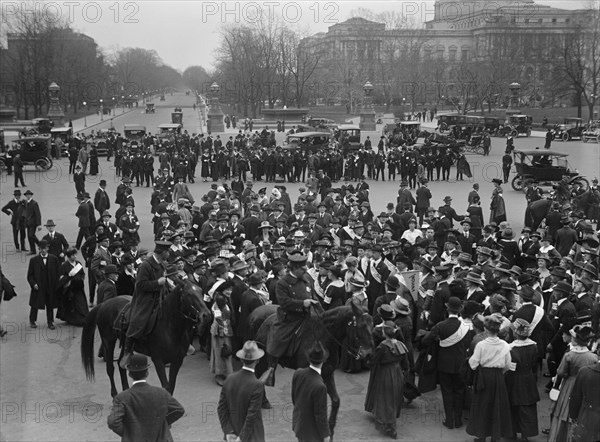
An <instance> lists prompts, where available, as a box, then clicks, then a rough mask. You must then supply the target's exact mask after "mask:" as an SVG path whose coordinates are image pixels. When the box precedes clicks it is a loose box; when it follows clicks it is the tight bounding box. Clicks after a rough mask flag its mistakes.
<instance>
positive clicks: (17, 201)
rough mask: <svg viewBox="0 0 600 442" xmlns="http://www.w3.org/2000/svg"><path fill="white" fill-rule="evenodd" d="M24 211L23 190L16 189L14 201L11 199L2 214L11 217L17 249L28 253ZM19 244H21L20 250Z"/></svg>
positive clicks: (3, 208)
mask: <svg viewBox="0 0 600 442" xmlns="http://www.w3.org/2000/svg"><path fill="white" fill-rule="evenodd" d="M24 210H25V206H24V204H23V200H22V199H21V190H19V189H15V191H14V192H13V199H11V200H10V201H9V202H8V203H7V204H6V205H5V206H4V207H2V212H4V213H6V214H7V215H8V216H10V225H11V226H12V232H13V240H14V242H15V248H16V249H17V250H21V251H23V252H26V251H27V249H26V248H25V222H24V219H23V212H24ZM19 236H20V237H19ZM19 243H20V244H21V246H20V248H19Z"/></svg>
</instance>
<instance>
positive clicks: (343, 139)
mask: <svg viewBox="0 0 600 442" xmlns="http://www.w3.org/2000/svg"><path fill="white" fill-rule="evenodd" d="M334 138H335V140H336V141H337V142H339V143H340V144H341V147H342V148H343V150H344V153H346V152H351V151H353V150H359V149H360V148H361V147H363V144H362V143H361V142H360V126H358V125H357V124H340V125H339V126H338V127H337V129H335V130H334Z"/></svg>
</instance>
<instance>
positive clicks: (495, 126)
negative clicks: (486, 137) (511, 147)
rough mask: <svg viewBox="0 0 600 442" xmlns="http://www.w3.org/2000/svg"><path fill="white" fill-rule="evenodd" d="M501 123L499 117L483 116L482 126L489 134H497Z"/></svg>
mask: <svg viewBox="0 0 600 442" xmlns="http://www.w3.org/2000/svg"><path fill="white" fill-rule="evenodd" d="M501 125H502V123H501V122H500V118H497V117H483V127H484V129H485V130H486V131H488V132H489V133H490V135H497V134H498V131H499V130H500V126H501Z"/></svg>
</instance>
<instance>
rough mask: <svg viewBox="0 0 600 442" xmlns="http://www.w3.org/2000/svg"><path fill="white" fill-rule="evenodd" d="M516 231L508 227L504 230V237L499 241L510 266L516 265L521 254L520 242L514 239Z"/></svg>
mask: <svg viewBox="0 0 600 442" xmlns="http://www.w3.org/2000/svg"><path fill="white" fill-rule="evenodd" d="M514 238H515V233H514V231H513V229H512V228H510V227H507V228H506V229H504V231H503V232H502V237H501V239H500V240H499V241H498V245H499V246H500V248H501V250H502V256H504V258H506V262H508V265H509V266H511V267H512V266H514V265H515V264H516V263H517V259H518V258H519V256H521V251H520V250H519V244H517V242H516V241H515V240H514Z"/></svg>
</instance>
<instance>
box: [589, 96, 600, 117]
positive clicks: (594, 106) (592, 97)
mask: <svg viewBox="0 0 600 442" xmlns="http://www.w3.org/2000/svg"><path fill="white" fill-rule="evenodd" d="M590 98H591V99H592V100H594V104H593V105H592V115H590V122H592V121H595V119H594V117H595V116H596V115H595V113H596V112H595V111H594V109H595V108H596V100H597V99H598V98H600V95H598V94H590ZM598 117H599V118H600V113H599V115H598Z"/></svg>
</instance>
